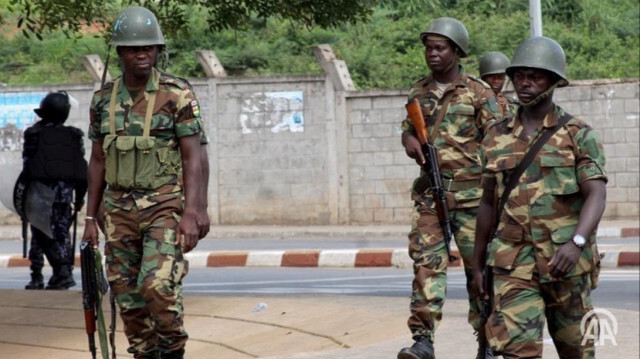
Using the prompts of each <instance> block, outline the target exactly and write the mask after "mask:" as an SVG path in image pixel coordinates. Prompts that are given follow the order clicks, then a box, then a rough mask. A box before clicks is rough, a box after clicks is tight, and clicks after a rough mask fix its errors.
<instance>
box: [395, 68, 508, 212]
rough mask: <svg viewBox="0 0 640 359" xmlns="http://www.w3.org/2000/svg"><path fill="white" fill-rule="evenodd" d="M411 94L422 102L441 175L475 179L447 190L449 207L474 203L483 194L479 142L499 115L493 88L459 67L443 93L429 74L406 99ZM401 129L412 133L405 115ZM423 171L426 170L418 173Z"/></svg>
mask: <svg viewBox="0 0 640 359" xmlns="http://www.w3.org/2000/svg"><path fill="white" fill-rule="evenodd" d="M450 92H452V93H453V95H452V97H451V101H450V103H449V106H448V108H447V109H446V114H445V116H444V118H443V119H442V122H441V123H440V126H439V127H438V129H437V131H434V129H433V126H434V125H435V121H436V117H437V116H438V112H439V111H440V110H441V109H442V105H443V99H444V97H445V96H446V95H447V93H450ZM414 98H417V99H419V101H420V104H421V105H422V113H423V114H424V116H425V124H426V126H427V132H428V133H429V138H430V141H432V142H433V143H434V145H435V147H436V149H437V151H438V164H439V165H440V175H441V176H442V178H443V179H449V180H454V181H461V182H464V181H471V182H477V186H473V188H469V189H463V190H460V191H456V192H448V193H447V202H448V203H449V206H450V207H453V208H451V209H454V208H468V207H477V206H478V205H479V203H480V197H481V196H482V189H481V188H480V177H481V175H482V167H481V164H480V157H479V155H480V143H481V141H482V138H483V136H484V133H485V130H486V128H487V127H488V125H489V124H490V123H492V122H493V121H494V120H495V119H496V118H497V117H500V114H499V112H498V106H497V102H496V97H495V95H494V93H493V91H492V90H491V88H490V87H489V86H488V85H487V84H486V83H484V82H483V81H481V80H478V79H476V78H474V77H472V76H468V75H466V74H464V69H463V68H462V67H461V68H460V75H459V76H458V78H456V79H455V80H454V81H453V82H452V83H451V84H450V85H449V87H447V88H446V89H445V91H444V93H443V95H442V97H441V96H439V95H438V90H437V86H436V82H435V80H434V79H433V76H432V75H429V76H427V77H424V78H422V79H420V80H418V81H417V82H416V83H414V84H413V86H412V87H411V89H410V90H409V98H408V99H409V101H410V100H412V99H414ZM402 130H403V131H410V132H412V133H413V134H414V135H415V129H414V128H413V125H412V124H411V121H410V120H409V118H408V117H407V118H406V119H405V120H404V121H403V122H402ZM432 133H435V138H432V136H431V134H432ZM423 175H425V174H424V173H421V176H423ZM413 195H414V196H416V195H422V194H416V193H414V194H413Z"/></svg>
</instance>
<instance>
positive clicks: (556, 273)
mask: <svg viewBox="0 0 640 359" xmlns="http://www.w3.org/2000/svg"><path fill="white" fill-rule="evenodd" d="M580 254H582V250H581V249H580V248H578V246H576V245H575V244H574V243H573V242H572V241H569V242H567V243H565V244H564V245H562V247H560V249H558V251H557V252H556V253H555V254H554V255H553V257H551V260H550V261H549V274H550V275H551V278H554V279H560V278H564V277H565V276H566V275H567V274H568V273H569V272H571V270H572V269H573V267H575V266H576V263H578V260H579V259H580Z"/></svg>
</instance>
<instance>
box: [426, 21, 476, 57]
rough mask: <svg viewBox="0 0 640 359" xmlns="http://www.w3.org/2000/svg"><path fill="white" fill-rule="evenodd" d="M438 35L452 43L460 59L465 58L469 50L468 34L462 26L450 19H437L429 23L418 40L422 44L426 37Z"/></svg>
mask: <svg viewBox="0 0 640 359" xmlns="http://www.w3.org/2000/svg"><path fill="white" fill-rule="evenodd" d="M430 34H434V35H440V36H444V37H446V38H448V39H449V40H451V41H453V43H454V44H456V45H457V46H458V47H459V48H460V50H461V51H462V54H461V56H460V57H467V52H468V48H469V33H468V32H467V28H466V27H464V25H463V24H462V23H461V22H460V21H458V20H456V19H454V18H452V17H439V18H437V19H434V20H433V21H431V22H430V23H429V26H428V27H427V29H426V30H424V31H423V32H421V33H420V40H422V43H423V44H424V42H425V40H426V38H427V36H428V35H430Z"/></svg>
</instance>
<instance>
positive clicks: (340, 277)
mask: <svg viewBox="0 0 640 359" xmlns="http://www.w3.org/2000/svg"><path fill="white" fill-rule="evenodd" d="M49 275H50V269H49V268H46V269H45V278H48V276H49ZM74 276H75V279H76V282H77V283H78V284H77V285H76V286H75V287H73V288H72V289H71V290H80V288H81V285H80V272H79V271H78V270H77V268H76V270H74ZM28 279H29V269H28V268H26V267H19V268H2V269H0V289H22V288H24V285H25V284H26V282H28ZM411 280H412V273H411V270H408V269H398V268H344V269H332V268H291V267H276V268H260V267H222V268H194V269H191V270H190V272H189V275H187V277H186V278H185V281H184V292H185V294H186V295H189V294H190V293H192V294H197V295H228V296H231V295H251V296H255V297H256V298H260V297H264V298H268V297H270V296H285V297H294V296H296V295H309V294H327V295H337V296H374V297H407V298H408V297H409V295H410V290H411ZM447 298H450V299H465V298H466V289H465V279H464V274H463V272H462V269H461V268H452V269H451V270H450V271H449V277H448V285H447ZM639 298H640V272H639V270H638V268H633V269H605V270H603V271H602V273H601V280H600V286H599V287H598V289H596V290H595V291H594V292H593V301H594V305H595V306H596V307H604V308H616V309H627V310H634V311H638V310H640V308H639Z"/></svg>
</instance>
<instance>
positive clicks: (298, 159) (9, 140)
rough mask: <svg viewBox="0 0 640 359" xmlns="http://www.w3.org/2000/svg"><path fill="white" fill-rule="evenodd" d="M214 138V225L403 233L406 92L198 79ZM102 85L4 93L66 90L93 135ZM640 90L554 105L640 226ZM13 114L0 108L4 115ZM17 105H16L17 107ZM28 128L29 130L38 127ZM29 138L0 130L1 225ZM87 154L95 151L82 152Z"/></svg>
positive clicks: (570, 95) (593, 85)
mask: <svg viewBox="0 0 640 359" xmlns="http://www.w3.org/2000/svg"><path fill="white" fill-rule="evenodd" d="M192 83H193V85H194V88H195V91H196V93H197V94H198V97H199V99H200V102H201V108H202V113H203V117H204V119H205V127H206V129H207V131H208V133H209V135H210V138H211V143H210V144H209V147H208V151H209V158H210V169H211V171H210V188H209V208H210V209H209V215H210V217H211V220H212V223H214V224H274V225H275V224H293V225H322V224H371V223H373V224H406V223H408V222H409V216H410V211H411V201H410V199H409V187H410V184H411V182H412V180H413V178H414V177H415V176H416V175H417V174H418V172H419V170H418V167H417V166H416V165H415V163H414V162H413V161H412V160H410V159H409V158H407V157H406V155H405V153H404V149H403V148H402V146H401V144H400V126H399V125H400V122H401V120H402V119H403V118H404V116H405V112H404V104H405V102H406V91H399V90H384V91H350V90H345V88H344V87H340V86H336V83H335V82H334V81H332V79H331V78H330V77H324V76H320V77H277V78H275V77H274V78H226V77H225V78H209V79H193V80H192ZM96 86H97V84H79V85H71V86H69V85H65V86H64V87H63V86H52V87H14V88H2V89H0V99H2V96H7V95H12V94H24V93H46V92H48V91H52V90H59V89H64V90H67V91H68V92H69V93H70V94H71V95H72V96H73V97H74V98H75V99H77V101H78V105H77V106H75V107H73V108H72V111H71V115H70V118H69V120H68V124H70V125H73V126H77V127H79V128H81V129H83V130H84V131H86V129H87V126H88V115H87V114H88V108H89V103H90V99H91V94H92V92H93V89H94V88H95V87H96ZM638 97H639V81H638V80H637V79H634V80H608V81H575V82H573V83H572V86H570V87H567V88H562V89H558V90H556V93H555V95H554V98H555V100H556V102H557V103H558V104H560V105H561V106H563V107H564V108H565V109H566V110H567V111H568V112H570V113H572V114H573V115H575V116H578V117H581V118H583V119H584V120H586V121H587V122H588V123H589V124H591V125H592V126H593V127H594V128H595V129H596V130H597V131H598V134H599V135H600V137H601V138H602V139H603V141H604V143H605V149H606V153H607V160H608V162H607V171H608V174H609V183H608V185H607V187H608V197H607V208H606V212H605V217H606V218H608V219H622V218H633V219H637V218H638V214H639V212H638V206H639V201H640V197H639V191H638V187H639V183H638V174H639V162H638V157H639V147H638V139H639V137H640V133H639V128H640V127H639V115H640V110H639V100H638ZM11 106H12V105H11V104H6V103H5V104H3V103H2V102H1V101H0V111H7V109H9V108H11ZM16 106H18V105H16ZM30 121H31V122H32V121H33V119H31V120H30ZM21 141H22V130H21V129H19V128H16V126H14V125H11V124H8V123H7V122H6V121H5V122H0V144H1V145H2V146H0V166H2V171H3V173H4V175H3V176H0V199H2V203H3V204H4V206H0V222H4V223H17V222H18V219H17V217H16V216H15V215H14V214H13V213H11V212H10V211H9V209H7V208H8V207H10V206H7V205H6V203H7V201H10V192H11V190H12V187H13V183H14V181H15V177H16V176H17V173H18V172H19V169H20V167H21V165H20V151H21ZM86 148H87V152H89V149H90V144H89V142H88V141H87V142H86Z"/></svg>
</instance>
